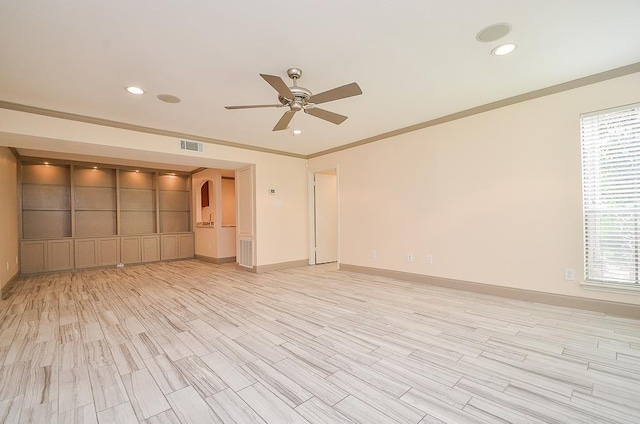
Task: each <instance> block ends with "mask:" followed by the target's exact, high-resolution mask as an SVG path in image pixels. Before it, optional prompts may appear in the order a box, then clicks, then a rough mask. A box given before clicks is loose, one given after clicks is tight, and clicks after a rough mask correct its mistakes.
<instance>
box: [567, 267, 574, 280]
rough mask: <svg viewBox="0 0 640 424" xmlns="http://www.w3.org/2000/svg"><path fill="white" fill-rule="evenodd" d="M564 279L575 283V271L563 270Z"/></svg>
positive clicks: (570, 269)
mask: <svg viewBox="0 0 640 424" xmlns="http://www.w3.org/2000/svg"><path fill="white" fill-rule="evenodd" d="M564 279H565V280H567V281H575V280H576V270H575V269H573V268H565V269H564Z"/></svg>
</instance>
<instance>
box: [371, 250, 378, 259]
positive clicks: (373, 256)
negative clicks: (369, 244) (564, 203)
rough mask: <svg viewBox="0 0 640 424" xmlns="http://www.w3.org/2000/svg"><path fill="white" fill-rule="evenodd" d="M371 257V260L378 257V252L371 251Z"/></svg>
mask: <svg viewBox="0 0 640 424" xmlns="http://www.w3.org/2000/svg"><path fill="white" fill-rule="evenodd" d="M371 257H372V258H373V259H375V258H377V257H378V251H377V250H372V251H371Z"/></svg>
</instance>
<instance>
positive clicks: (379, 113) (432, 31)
mask: <svg viewBox="0 0 640 424" xmlns="http://www.w3.org/2000/svg"><path fill="white" fill-rule="evenodd" d="M498 22H508V23H510V24H511V25H512V26H513V30H512V31H511V33H510V34H509V35H507V36H506V37H504V38H503V39H502V40H499V41H497V42H494V43H480V42H478V41H476V38H475V36H476V34H477V33H478V31H479V30H481V29H482V28H484V27H486V26H488V25H491V24H494V23H498ZM638 22H640V1H638V0H539V1H526V2H525V1H514V0H484V1H477V0H448V1H441V0H411V1H396V2H391V1H368V0H367V1H365V0H352V1H344V0H324V1H321V2H318V1H305V0H302V1H296V2H289V3H287V2H272V1H255V0H254V1H236V2H232V1H224V2H223V1H214V0H191V1H188V2H179V1H171V0H165V1H157V0H139V1H130V0H110V1H70V0H66V1H50V0H28V1H12V0H3V1H0V100H4V101H7V102H13V103H19V104H24V105H30V106H36V107H41V108H46V109H53V110H57V111H62V112H69V113H74V114H81V115H86V116H91V117H97V118H103V119H108V120H114V121H120V122H124V123H130V124H135V125H141V126H145V127H152V128H158V129H164V130H169V131H176V132H181V133H186V134H193V135H197V136H202V137H208V138H213V139H218V140H225V141H231V142H236V143H242V144H247V145H253V146H260V147H264V148H269V149H276V150H282V151H287V152H291V153H297V154H303V155H306V154H311V153H316V152H319V151H323V150H326V149H330V148H333V147H337V146H340V145H344V144H347V143H351V142H355V141H358V140H361V139H364V138H367V137H372V136H375V135H378V134H381V133H385V132H388V131H393V130H397V129H399V128H403V127H407V126H410V125H414V124H418V123H421V122H425V121H429V120H431V119H435V118H438V117H442V116H445V115H448V114H451V113H455V112H458V111H462V110H466V109H469V108H472V107H475V106H480V105H483V104H487V103H490V102H493V101H496V100H500V99H504V98H507V97H511V96H514V95H518V94H522V93H526V92H530V91H533V90H536V89H540V88H545V87H549V86H552V85H555V84H559V83H563V82H566V81H570V80H574V79H577V78H580V77H584V76H588V75H592V74H596V73H599V72H603V71H607V70H610V69H614V68H618V67H621V66H625V65H629V64H633V63H637V62H640V24H638ZM501 42H515V43H517V44H518V46H519V47H518V49H517V50H516V51H515V53H513V54H512V55H510V56H507V57H495V56H492V55H490V51H491V49H492V48H493V47H495V46H496V45H498V44H500V43H501ZM290 67H300V68H302V69H303V71H304V74H303V77H302V79H301V80H300V81H299V84H300V85H302V86H304V87H307V88H309V89H310V90H311V91H312V92H314V93H319V92H321V91H325V90H327V89H331V88H334V87H336V86H340V85H344V84H347V83H351V82H354V81H356V82H358V84H359V85H360V87H361V88H362V90H363V92H364V94H363V95H361V96H358V97H353V98H348V99H343V100H338V101H335V102H331V103H326V104H324V105H323V108H325V109H327V110H331V111H333V112H337V113H341V114H344V115H348V116H349V119H347V121H345V122H344V123H343V124H341V125H339V126H336V125H333V124H331V123H328V122H325V121H322V120H320V119H317V118H314V117H312V116H309V115H304V114H302V113H298V114H297V115H296V119H295V126H296V127H297V128H300V129H302V130H303V131H304V133H303V135H302V136H298V137H295V138H294V137H293V136H292V135H291V134H290V132H289V131H280V132H272V131H271V129H272V128H273V126H274V125H275V123H276V122H277V121H278V119H279V118H280V116H281V115H282V113H283V112H284V109H282V108H281V109H275V108H274V109H250V110H234V111H229V110H226V109H224V106H225V105H243V104H269V103H276V102H277V96H276V93H275V91H274V90H273V89H272V88H271V87H270V86H269V85H268V84H267V83H266V82H265V81H263V80H262V78H260V76H259V74H260V73H266V74H272V75H279V76H281V77H283V79H285V81H286V82H289V81H290V80H288V79H287V77H286V70H287V68H290ZM127 85H138V86H140V87H143V88H144V89H145V90H146V91H147V94H145V95H143V96H138V97H136V96H132V95H130V94H127V93H126V92H125V91H124V87H125V86H127ZM163 93H165V94H172V95H175V96H178V97H180V98H181V99H182V102H181V103H179V104H167V103H163V102H160V101H159V100H157V99H156V95H158V94H163Z"/></svg>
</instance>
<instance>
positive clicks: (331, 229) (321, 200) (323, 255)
mask: <svg viewBox="0 0 640 424" xmlns="http://www.w3.org/2000/svg"><path fill="white" fill-rule="evenodd" d="M314 177H315V230H316V234H315V235H316V237H315V238H316V264H324V263H327V262H336V261H337V260H338V185H337V179H336V176H335V175H326V174H315V176H314Z"/></svg>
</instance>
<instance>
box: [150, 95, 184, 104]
mask: <svg viewBox="0 0 640 424" xmlns="http://www.w3.org/2000/svg"><path fill="white" fill-rule="evenodd" d="M156 97H157V98H158V100H160V101H161V102H165V103H180V102H181V101H182V100H180V97H176V96H172V95H171V94H158V95H157V96H156Z"/></svg>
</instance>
